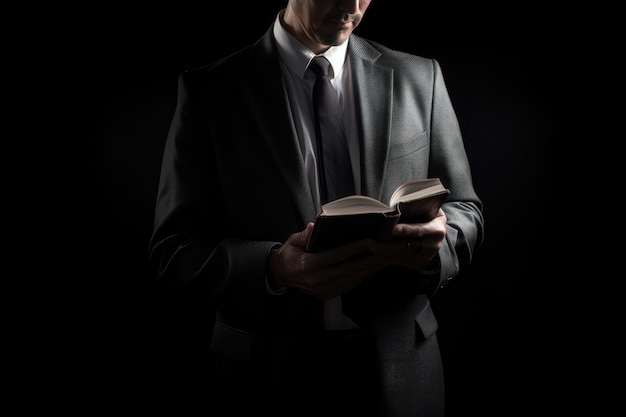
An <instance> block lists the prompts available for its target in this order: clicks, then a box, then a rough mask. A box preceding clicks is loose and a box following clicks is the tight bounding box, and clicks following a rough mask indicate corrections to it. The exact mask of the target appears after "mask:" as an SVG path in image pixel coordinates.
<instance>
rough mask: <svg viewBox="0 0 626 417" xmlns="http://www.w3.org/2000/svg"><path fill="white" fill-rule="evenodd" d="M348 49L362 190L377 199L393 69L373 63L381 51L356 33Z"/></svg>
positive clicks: (379, 192)
mask: <svg viewBox="0 0 626 417" xmlns="http://www.w3.org/2000/svg"><path fill="white" fill-rule="evenodd" d="M348 51H349V53H350V63H351V65H352V71H353V73H354V77H353V80H354V95H355V97H354V99H355V105H356V112H357V120H359V121H360V122H359V123H360V125H359V138H360V140H361V192H362V194H366V195H370V196H372V197H374V198H377V199H380V198H381V195H382V183H383V174H384V170H385V161H386V158H387V152H388V149H389V134H388V132H389V126H390V123H391V117H392V106H391V103H392V92H393V71H392V70H391V69H390V68H387V67H382V66H379V65H376V64H375V61H376V60H377V59H378V57H379V56H380V52H378V51H376V50H375V49H374V48H372V47H371V46H370V45H369V44H367V43H365V42H363V41H362V40H361V39H360V38H359V37H357V36H354V35H353V36H352V38H350V45H349V49H348ZM383 112H384V113H383Z"/></svg>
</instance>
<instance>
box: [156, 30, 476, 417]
mask: <svg viewBox="0 0 626 417" xmlns="http://www.w3.org/2000/svg"><path fill="white" fill-rule="evenodd" d="M348 53H349V55H350V60H351V64H352V69H353V71H354V77H353V79H354V83H355V84H354V91H355V94H356V103H357V115H358V120H359V123H360V126H359V129H360V132H359V133H360V140H361V141H362V143H361V173H362V178H361V183H362V192H363V194H366V195H370V196H372V197H374V198H377V199H379V200H381V201H388V200H389V197H390V195H391V193H392V192H393V190H394V189H395V188H396V187H397V186H398V185H400V184H401V183H403V182H405V181H408V180H411V179H415V178H423V177H440V178H441V179H442V181H443V183H444V184H445V185H446V186H447V187H448V188H449V189H450V190H451V193H450V195H449V198H448V200H447V202H446V203H445V204H444V207H443V209H444V211H445V213H446V215H447V218H448V228H447V237H446V240H445V242H444V246H443V248H442V249H441V250H440V253H439V259H440V264H441V268H440V272H439V274H437V275H435V276H429V277H426V278H428V280H424V279H423V278H424V276H421V274H417V273H414V272H408V271H404V270H400V269H393V268H390V269H389V270H386V271H383V272H381V273H380V274H379V275H380V279H374V280H372V281H371V282H370V283H369V284H368V285H367V286H363V287H362V288H358V289H357V290H355V291H353V292H352V293H350V294H346V296H345V300H346V302H345V308H346V313H347V314H348V315H350V316H351V317H353V319H355V320H356V321H357V322H359V323H360V324H362V325H364V326H368V327H370V328H372V329H374V331H375V332H376V334H377V335H378V337H377V340H378V342H377V348H378V352H379V363H380V367H381V370H382V371H383V375H384V378H385V384H384V385H385V387H386V393H387V394H386V395H387V397H388V399H389V402H390V403H394V404H403V403H408V404H409V405H407V406H406V407H412V405H410V404H411V403H412V402H414V401H415V400H412V399H411V398H413V397H415V387H414V386H412V383H411V381H417V380H419V379H420V376H419V372H420V367H421V366H422V365H423V363H424V361H428V360H430V359H429V355H435V356H434V357H433V356H430V358H432V360H433V361H435V360H438V359H439V358H438V356H437V355H438V352H434V351H433V353H429V354H427V355H426V356H424V355H425V354H424V352H420V351H419V349H420V346H421V343H422V342H423V341H425V340H429V339H431V338H433V337H435V335H436V330H437V322H436V320H435V317H434V315H433V314H432V311H431V308H430V305H429V302H428V296H429V295H432V294H433V293H434V292H435V291H437V289H438V288H440V286H441V285H442V284H444V283H445V282H447V280H448V279H450V278H452V277H454V276H456V275H457V274H458V273H459V270H460V268H461V267H462V266H463V265H464V264H466V263H468V262H469V261H470V260H471V258H472V254H473V252H474V249H475V248H476V247H477V245H478V244H480V241H481V240H482V232H483V217H482V213H481V210H482V207H481V201H480V200H479V198H478V196H477V195H476V193H475V191H474V187H473V184H472V179H471V174H470V168H469V163H468V160H467V156H466V153H465V148H464V144H463V140H462V137H461V132H460V129H459V125H458V122H457V119H456V115H455V112H454V109H453V106H452V103H451V101H450V98H449V96H448V92H447V90H446V86H445V84H444V80H443V77H442V73H441V70H440V67H439V64H438V63H437V61H435V60H432V59H426V58H422V57H417V56H413V55H408V54H405V53H401V52H398V51H392V50H390V49H388V48H386V47H384V46H382V45H379V44H376V43H374V42H371V41H368V40H365V39H363V38H360V37H358V36H356V35H352V36H351V38H350V40H349V45H348ZM315 215H316V212H315V209H314V204H313V201H312V198H311V190H310V189H309V183H308V181H307V178H306V173H305V169H304V164H303V160H302V156H301V152H300V149H299V144H298V140H297V138H296V134H295V127H294V123H293V120H292V118H291V112H290V109H289V103H288V100H287V94H286V91H285V87H284V85H283V81H282V78H281V68H280V65H279V58H278V53H277V50H276V47H275V45H274V41H273V37H272V31H271V28H270V30H269V31H268V32H267V33H266V34H265V35H264V36H263V37H262V38H260V39H259V40H258V41H257V42H256V43H254V44H252V45H250V46H249V47H246V48H244V49H242V50H240V51H238V52H236V53H235V54H233V55H231V56H229V57H226V58H224V59H222V60H220V61H217V62H214V63H212V64H211V65H208V66H205V67H202V68H197V69H193V70H189V71H186V72H184V73H182V74H181V76H180V79H179V97H178V105H177V109H176V112H175V115H174V118H173V121H172V124H171V129H170V132H169V135H168V140H167V144H166V148H165V152H164V157H163V165H162V172H161V181H160V186H159V192H158V198H157V205H156V212H155V225H154V234H153V236H152V240H151V242H150V250H151V254H150V256H151V260H152V262H153V263H154V265H155V267H156V268H157V270H158V275H159V278H160V279H161V280H162V281H164V282H169V283H172V284H175V285H191V286H198V288H199V289H200V290H202V291H206V294H207V301H210V302H212V303H214V304H215V307H216V309H217V311H218V316H217V322H216V323H215V331H214V336H213V344H212V346H213V349H214V350H215V351H216V352H217V353H219V354H224V355H228V356H230V357H236V358H238V359H242V360H246V359H248V358H250V357H251V356H252V354H253V352H254V351H255V349H257V347H258V346H259V342H260V341H261V340H263V338H264V335H267V334H269V333H272V334H276V333H280V331H281V329H286V328H288V327H289V325H290V324H293V323H294V322H299V321H301V322H302V323H305V322H307V320H308V319H309V318H310V311H311V310H310V308H309V307H310V306H311V305H313V304H315V303H316V302H317V300H311V299H308V298H307V297H306V296H304V295H302V294H299V293H297V292H295V291H293V292H292V291H287V293H286V294H284V295H282V296H269V295H267V294H266V287H265V285H266V283H265V269H266V260H267V255H268V253H269V251H270V249H271V248H272V247H274V246H275V245H277V244H278V243H279V242H284V241H285V240H286V239H287V238H288V236H289V235H290V234H292V233H294V232H297V231H300V230H302V229H304V227H305V225H306V223H307V222H309V221H313V220H314V219H315ZM374 295H375V297H374ZM405 342H406V343H405ZM405 346H413V348H411V349H410V351H405V350H403V349H404V348H402V347H405ZM431 350H432V349H431ZM390 369H394V371H393V372H390ZM416 383H417V382H416ZM396 407H398V406H396ZM399 407H404V406H399ZM416 407H417V406H416ZM390 414H392V413H390Z"/></svg>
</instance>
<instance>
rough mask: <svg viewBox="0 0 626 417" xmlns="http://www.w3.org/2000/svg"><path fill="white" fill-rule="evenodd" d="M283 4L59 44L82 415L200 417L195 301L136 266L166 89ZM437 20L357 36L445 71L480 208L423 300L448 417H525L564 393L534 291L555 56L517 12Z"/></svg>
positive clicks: (548, 252) (142, 261)
mask: <svg viewBox="0 0 626 417" xmlns="http://www.w3.org/2000/svg"><path fill="white" fill-rule="evenodd" d="M261 3H262V4H261ZM282 3H283V2H282V1H277V0H275V1H272V2H267V1H265V2H251V4H250V5H245V6H244V7H241V8H237V9H236V10H230V9H228V7H226V6H221V7H218V8H216V7H214V6H212V5H208V6H207V8H206V9H205V8H199V9H185V8H184V7H182V6H180V7H172V6H169V7H161V8H154V6H153V8H152V9H147V10H136V9H135V10H123V11H120V10H115V11H110V10H101V11H99V12H98V13H97V16H96V15H94V16H92V17H89V18H86V19H83V20H81V21H80V22H77V23H76V22H75V23H74V24H73V25H72V26H71V29H72V30H69V29H68V32H67V33H65V32H64V33H63V34H64V35H66V36H64V38H63V39H64V46H65V50H66V51H68V53H69V55H70V56H69V59H67V60H62V61H61V62H62V63H63V64H61V65H66V67H63V68H60V69H61V71H62V72H64V73H65V74H68V79H69V80H71V81H70V83H71V89H70V91H71V92H70V93H69V94H71V100H72V103H75V106H73V108H72V109H71V118H72V120H77V121H78V122H77V123H76V124H74V123H72V125H71V126H72V127H71V129H72V132H69V133H71V134H72V136H76V138H77V140H76V141H75V142H74V141H72V151H71V152H72V153H73V155H79V156H78V157H77V158H74V157H72V158H71V159H72V162H77V161H76V159H78V163H77V164H76V166H79V167H80V168H79V169H76V170H72V172H71V179H72V182H73V184H76V186H77V187H74V188H73V189H74V191H73V193H74V195H73V199H72V200H73V201H76V205H75V206H74V207H73V208H72V210H71V215H70V216H69V217H70V221H72V223H75V224H73V225H72V231H73V233H72V239H73V242H74V243H73V246H72V249H71V250H69V251H67V255H68V256H71V259H72V265H71V266H70V268H68V269H70V270H71V272H72V275H75V276H76V279H75V280H72V283H73V286H72V288H71V294H72V295H71V297H70V296H68V297H67V299H69V300H70V301H69V302H68V303H66V304H64V305H62V306H61V307H60V308H61V309H62V310H63V311H64V313H65V314H64V315H63V324H62V325H60V326H59V328H60V329H62V330H61V331H60V333H58V334H57V337H59V343H60V346H62V348H60V350H62V351H63V352H64V354H65V355H63V356H62V357H66V356H67V359H66V362H67V366H66V367H65V372H66V373H68V374H69V375H72V378H73V379H74V381H75V382H76V384H75V386H73V389H75V390H76V392H77V393H79V396H80V397H81V398H82V399H86V400H89V402H90V403H92V404H93V403H95V404H99V405H100V406H102V407H105V408H111V409H117V408H118V407H119V406H121V405H122V404H126V405H125V407H131V408H137V409H145V407H148V408H150V409H155V410H160V409H162V408H163V407H174V408H181V407H187V406H189V405H190V404H191V405H197V406H202V407H207V406H208V407H210V392H209V391H207V385H210V383H211V382H212V380H211V377H210V375H209V374H208V370H209V368H210V363H209V362H210V355H209V354H208V340H209V337H210V330H211V329H210V315H211V313H210V311H208V310H207V309H206V306H203V305H202V300H201V295H198V294H185V293H183V292H181V293H165V294H164V293H162V292H160V291H158V290H157V288H156V286H155V278H154V276H153V274H152V273H151V271H149V270H148V268H147V264H146V260H147V247H148V240H149V237H150V233H151V227H152V215H153V213H152V210H153V204H154V199H155V195H156V190H157V182H158V175H159V166H160V157H161V152H162V150H163V145H164V141H165V138H166V135H167V129H168V125H169V122H170V118H171V116H172V113H173V111H174V106H175V99H176V77H177V75H178V73H179V72H180V71H182V70H183V69H185V68H188V67H192V66H195V65H199V64H203V63H207V62H209V61H211V60H213V59H216V58H218V57H221V56H222V55H224V54H226V53H229V52H232V51H234V50H235V49H238V48H240V47H243V46H244V45H246V44H248V43H250V42H252V41H254V40H256V38H257V37H259V36H260V35H261V34H262V33H263V32H264V31H265V30H266V29H267V28H268V27H269V25H270V24H271V22H272V20H273V18H274V16H275V14H276V12H277V10H278V9H279V7H280V6H281V5H282ZM396 3H397V2H396ZM272 5H274V7H272ZM432 9H433V10H431V9H430V8H424V9H422V11H418V12H414V11H411V12H409V11H407V10H405V9H404V8H398V9H396V4H395V3H393V2H385V3H383V2H381V1H375V2H374V3H373V4H372V5H371V7H370V10H369V11H368V15H367V16H366V18H365V20H364V22H363V23H362V25H361V26H360V27H359V29H358V31H357V33H358V34H360V35H363V36H365V37H370V38H372V39H374V40H377V41H380V42H382V43H385V44H387V45H388V46H390V47H394V48H397V49H402V50H405V51H407V52H412V53H415V54H420V55H424V56H428V57H433V58H436V59H438V60H439V61H440V63H441V65H442V68H443V72H444V76H445V78H446V80H447V84H448V88H449V91H450V94H451V97H452V100H453V103H454V105H455V108H456V110H457V113H458V116H459V120H460V123H461V128H462V131H463V134H464V138H465V144H466V148H467V151H468V154H469V158H470V163H471V166H472V169H473V172H474V181H475V186H476V189H477V191H478V193H479V195H480V196H481V197H482V199H483V202H484V205H485V211H484V213H485V219H486V223H485V226H486V236H485V241H484V244H483V246H482V247H481V248H480V249H479V250H478V251H477V253H476V256H475V259H474V261H473V263H472V265H471V266H470V268H468V269H467V270H465V271H464V272H463V273H462V275H461V276H460V277H458V279H457V280H456V281H455V283H454V284H452V285H450V286H449V287H447V288H446V289H445V290H443V291H441V292H440V293H438V294H437V296H436V297H435V299H434V300H433V302H434V305H435V307H436V312H437V315H438V317H439V319H440V324H441V327H440V332H439V335H440V338H441V345H442V351H443V354H444V363H445V368H446V378H447V384H448V404H449V406H448V411H449V415H450V416H460V415H469V414H470V413H481V414H482V415H511V414H512V413H513V412H514V411H515V412H516V411H519V412H521V411H530V410H533V409H535V408H536V407H537V405H538V404H539V403H540V402H541V403H542V404H544V405H546V404H548V405H549V404H550V403H545V401H550V400H551V399H553V398H554V392H553V391H552V388H553V385H555V384H557V383H559V382H560V381H559V379H560V376H559V375H558V372H557V369H558V366H557V365H554V363H555V362H554V361H556V360H557V359H558V357H559V353H558V348H559V347H560V343H557V341H558V339H559V337H560V330H559V320H560V315H559V314H558V312H557V313H554V310H555V308H554V307H553V304H552V303H553V298H552V291H551V290H552V289H553V284H551V283H550V281H548V279H549V278H547V277H549V276H550V275H551V273H552V272H554V271H556V270H557V269H558V268H559V265H558V261H557V260H556V258H555V255H554V253H553V251H552V249H551V248H549V247H546V246H544V245H538V244H537V243H536V242H538V241H541V240H542V239H543V236H544V234H545V227H546V225H547V223H548V219H547V218H546V217H545V216H544V215H543V214H542V213H545V208H546V204H547V202H549V201H550V199H551V198H554V197H552V196H551V194H550V193H549V192H548V191H549V189H550V187H552V186H553V185H555V183H556V179H555V177H554V172H553V168H552V165H553V162H554V161H553V158H554V157H555V149H556V147H555V143H556V140H557V137H558V136H559V132H560V127H559V125H560V120H561V112H562V111H561V110H560V104H561V102H562V98H561V94H562V92H563V84H562V83H561V82H560V81H561V79H562V75H563V66H562V52H561V51H560V50H559V49H558V48H556V47H555V37H554V36H553V33H552V30H551V27H550V25H549V24H548V23H547V22H546V21H544V20H543V18H537V17H534V16H533V15H531V14H530V13H525V12H524V11H517V13H516V14H515V15H512V14H508V13H504V14H502V15H501V16H500V17H499V19H498V20H494V19H493V18H492V17H490V16H491V13H489V14H484V13H483V12H482V11H480V10H475V9H474V10H471V11H468V14H465V11H463V10H458V9H455V10H454V13H452V10H445V9H446V7H443V6H442V7H440V8H439V9H437V10H434V8H432ZM469 12H471V13H469ZM485 13H486V12H485ZM66 29H67V28H66ZM529 31H532V34H533V36H532V39H531V38H530V37H528V36H527V34H528V33H529ZM520 33H521V36H520ZM524 34H526V35H524ZM71 166H74V164H71ZM61 168H63V167H61ZM546 259H547V260H548V261H547V262H546ZM539 265H541V267H540V266H539ZM67 272H68V273H69V271H67ZM539 281H543V282H544V283H543V284H539V285H538V284H537V283H538V282H539ZM207 319H208V321H207ZM65 341H69V343H67V345H69V346H71V347H67V346H66V344H65ZM548 364H549V365H548ZM111 381H113V382H111ZM521 381H524V383H522V384H520V382H521ZM526 384H528V385H526ZM512 410H513V411H512Z"/></svg>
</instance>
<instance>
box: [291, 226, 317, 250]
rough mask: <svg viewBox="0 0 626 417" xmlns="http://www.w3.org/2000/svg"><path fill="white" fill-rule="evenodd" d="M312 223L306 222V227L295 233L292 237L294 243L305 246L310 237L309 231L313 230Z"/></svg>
mask: <svg viewBox="0 0 626 417" xmlns="http://www.w3.org/2000/svg"><path fill="white" fill-rule="evenodd" d="M313 226H314V223H312V222H310V223H307V225H306V228H305V229H304V230H302V231H301V232H299V233H296V235H295V239H294V242H293V243H294V245H297V246H302V247H306V245H307V243H308V242H309V238H310V237H311V233H312V232H313Z"/></svg>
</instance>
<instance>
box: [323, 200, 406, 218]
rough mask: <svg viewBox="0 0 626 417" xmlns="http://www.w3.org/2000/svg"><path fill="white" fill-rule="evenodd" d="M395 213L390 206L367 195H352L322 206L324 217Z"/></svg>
mask: <svg viewBox="0 0 626 417" xmlns="http://www.w3.org/2000/svg"><path fill="white" fill-rule="evenodd" d="M389 211H395V210H394V209H392V208H391V207H389V206H388V205H386V204H384V203H382V202H380V201H378V200H376V199H375V198H372V197H369V196H365V195H350V196H347V197H343V198H340V199H338V200H335V201H331V202H329V203H326V204H324V205H323V206H322V212H321V213H320V215H322V216H340V215H345V214H365V213H388V212H389Z"/></svg>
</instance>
